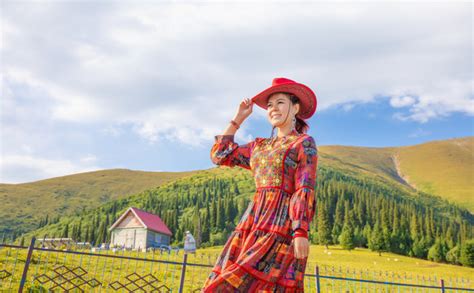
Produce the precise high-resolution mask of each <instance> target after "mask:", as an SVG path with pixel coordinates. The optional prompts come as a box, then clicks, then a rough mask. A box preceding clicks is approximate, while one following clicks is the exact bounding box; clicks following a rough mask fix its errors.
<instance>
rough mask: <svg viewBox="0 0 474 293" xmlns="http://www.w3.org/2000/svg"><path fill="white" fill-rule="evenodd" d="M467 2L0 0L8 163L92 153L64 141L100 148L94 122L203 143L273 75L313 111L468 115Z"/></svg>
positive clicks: (472, 107)
mask: <svg viewBox="0 0 474 293" xmlns="http://www.w3.org/2000/svg"><path fill="white" fill-rule="evenodd" d="M472 5H473V4H472V3H469V2H467V3H434V2H425V3H420V2H417V3H415V2H405V3H395V2H384V3H377V2H361V3H355V4H354V3H353V4H351V3H346V2H344V3H342V2H336V3H333V2H315V3H309V2H305V3H293V4H291V3H281V2H278V3H261V4H259V3H254V2H248V3H224V4H219V3H205V4H204V3H193V2H186V3H185V2H174V3H158V2H145V1H139V2H135V1H134V2H131V1H119V2H114V1H105V2H93V1H86V2H81V1H75V2H69V1H66V2H61V1H51V2H46V1H41V3H40V2H14V1H4V2H2V27H1V30H2V31H1V33H2V42H1V45H0V50H1V57H2V64H1V66H2V68H1V72H2V73H1V74H2V87H1V95H2V101H1V103H2V113H1V115H2V118H1V119H2V134H1V136H2V137H1V139H2V155H5V156H10V157H11V156H14V155H15V156H36V157H39V158H41V157H48V158H53V156H52V154H53V153H56V154H58V155H57V156H56V157H54V158H55V159H51V160H53V161H58V162H63V161H62V159H60V158H62V157H61V156H60V155H59V154H63V155H64V157H76V158H81V157H84V156H87V154H91V156H94V152H93V151H90V150H82V149H81V150H76V151H75V152H74V156H72V155H71V154H70V153H69V154H64V153H65V152H66V151H64V148H65V146H64V141H66V142H69V143H70V144H73V143H74V142H77V145H81V146H82V145H83V144H86V145H87V144H88V143H91V144H92V143H93V142H91V140H93V138H91V137H89V134H84V133H82V132H80V131H76V129H75V128H76V127H91V128H94V127H95V126H97V127H98V128H99V132H101V133H108V134H109V135H110V136H111V137H119V136H122V135H124V134H126V130H124V129H132V130H133V131H135V133H136V134H137V135H139V136H140V137H142V138H143V139H144V140H147V141H148V142H150V143H152V144H153V143H160V142H162V141H164V140H171V141H173V142H178V143H182V144H185V145H189V146H190V147H196V146H202V145H203V144H204V143H206V142H209V139H210V138H212V137H213V136H214V135H215V134H216V133H219V132H221V131H222V128H224V127H225V126H226V125H227V122H228V120H229V119H230V118H231V117H232V115H234V113H235V110H236V108H237V105H238V103H239V102H240V100H241V99H242V98H244V97H252V96H253V95H254V94H256V93H258V92H260V91H261V90H263V89H264V88H265V87H267V86H269V85H270V83H271V79H272V78H273V77H276V76H286V77H289V78H292V79H295V80H296V81H300V82H303V83H306V84H308V85H309V86H310V87H312V88H313V89H314V90H315V92H316V94H317V96H318V111H324V110H325V109H328V108H330V107H333V106H340V105H342V109H343V110H346V111H349V110H350V109H351V108H352V107H354V105H357V104H358V103H368V102H372V101H374V100H376V99H377V97H387V98H388V101H389V103H390V105H391V106H392V107H394V108H396V109H397V111H399V112H398V113H396V114H395V115H394V117H395V118H396V119H401V120H411V121H417V122H420V123H425V122H427V121H430V120H432V119H440V118H443V117H448V116H449V115H451V114H452V113H455V112H458V113H464V114H466V115H474V102H473V91H472V88H473V76H472V75H473V73H472V63H470V62H467V61H468V60H472V51H473V50H472ZM3 97H6V98H5V99H3ZM254 113H255V118H257V119H264V117H265V114H264V111H261V110H260V109H257V110H255V112H254ZM246 127H247V126H243V127H242V129H241V131H239V132H238V134H237V135H238V138H241V139H245V138H247V137H249V134H248V132H247V131H246ZM71 129H72V130H71ZM100 129H101V130H100ZM90 132H91V131H89V133H90ZM64 137H66V138H64ZM18 150H21V153H18ZM56 158H59V159H56ZM69 162H70V164H72V165H71V166H72V167H68V168H69V169H74V168H78V169H80V168H82V167H81V166H83V165H82V164H83V162H81V161H80V159H77V162H76V161H73V160H71V161H69ZM90 163H93V162H90ZM62 164H63V163H62ZM65 165H67V164H63V166H65ZM77 166H79V167H77ZM66 169H67V168H65V169H64V170H66ZM3 170H5V169H3Z"/></svg>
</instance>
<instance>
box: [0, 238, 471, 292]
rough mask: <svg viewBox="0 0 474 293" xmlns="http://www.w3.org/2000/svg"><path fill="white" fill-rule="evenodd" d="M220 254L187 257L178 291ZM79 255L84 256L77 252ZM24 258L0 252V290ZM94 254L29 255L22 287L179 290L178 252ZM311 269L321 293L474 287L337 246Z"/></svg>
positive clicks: (444, 268)
mask: <svg viewBox="0 0 474 293" xmlns="http://www.w3.org/2000/svg"><path fill="white" fill-rule="evenodd" d="M221 249H222V247H212V248H206V249H199V250H198V251H197V252H196V254H190V255H189V256H188V261H187V262H188V264H189V265H187V267H186V275H185V282H184V288H185V290H184V292H192V291H194V290H199V289H200V287H201V286H202V284H203V282H204V280H205V279H206V278H207V276H208V274H209V272H210V270H211V267H212V265H213V264H214V262H215V259H216V258H217V255H218V254H219V252H220V251H221ZM82 252H90V251H89V250H87V251H86V250H82ZM26 253H27V250H26V249H24V248H23V249H17V248H0V272H3V273H0V279H2V276H7V274H6V273H5V272H8V273H10V274H12V275H11V276H7V277H4V278H3V279H2V280H0V290H6V291H7V292H8V290H13V291H15V290H17V288H18V286H19V281H20V278H21V274H22V271H23V267H24V264H25V259H26ZM97 254H100V255H82V254H73V253H66V252H64V251H41V250H38V251H37V250H35V251H34V252H33V257H32V261H31V264H30V268H29V270H28V279H27V283H26V288H30V289H31V292H46V291H45V290H43V291H41V290H42V289H41V288H43V289H44V288H51V287H53V286H54V282H56V283H59V284H62V285H61V286H63V287H65V288H71V287H72V286H73V284H74V285H76V286H81V288H83V289H86V291H88V292H89V291H93V292H115V289H117V292H128V291H127V290H126V289H128V290H135V289H137V288H139V286H143V287H144V288H145V289H147V290H151V288H153V287H151V286H150V285H149V284H151V285H153V286H154V287H155V288H157V287H159V286H162V285H166V286H167V287H168V288H170V289H171V290H172V291H173V292H175V291H177V290H178V288H179V283H180V277H181V269H182V265H181V263H182V262H183V257H184V255H183V253H182V252H179V253H176V252H172V253H166V252H164V253H161V252H154V253H153V252H146V253H145V252H136V251H118V252H115V253H114V252H112V251H102V252H97ZM110 256H119V257H122V258H112V257H110ZM134 258H135V259H134ZM151 260H153V261H151ZM173 262H176V263H173ZM191 264H202V265H206V266H194V265H191ZM316 265H317V266H319V274H320V275H321V276H322V278H321V279H320V286H321V292H334V291H337V292H374V291H376V292H439V290H434V289H431V290H432V291H431V290H429V289H423V290H424V291H421V290H422V289H416V288H409V287H402V286H393V285H384V284H382V285H377V284H366V283H361V282H353V281H341V280H329V279H326V278H324V276H337V277H345V278H354V279H365V280H379V281H388V282H399V283H406V284H422V285H431V286H439V285H440V279H441V278H443V279H444V280H445V286H453V287H462V288H473V287H474V284H473V283H472V282H473V280H472V276H473V275H474V269H472V268H465V267H459V266H453V265H446V264H439V263H433V262H429V261H424V260H418V259H414V258H410V257H405V256H400V255H395V254H389V253H383V254H382V256H378V254H377V253H374V252H371V251H368V250H365V249H356V250H353V251H351V252H349V251H345V250H342V249H340V248H338V247H330V249H329V251H327V250H325V248H324V247H322V246H312V247H311V253H310V257H309V258H308V266H307V270H306V273H307V274H314V270H315V266H316ZM59 275H61V276H59ZM51 279H54V280H53V281H51ZM315 281H316V279H315V278H314V277H311V276H308V277H307V278H306V279H305V286H306V291H308V292H315V291H316V287H315V284H316V282H315ZM86 282H88V283H89V284H87V283H86ZM42 283H43V284H42ZM99 284H100V285H99ZM94 286H96V287H94ZM114 288H115V289H114ZM124 288H125V289H124ZM161 289H164V288H161ZM2 292H3V291H2ZM72 292H74V291H72ZM446 292H449V291H446Z"/></svg>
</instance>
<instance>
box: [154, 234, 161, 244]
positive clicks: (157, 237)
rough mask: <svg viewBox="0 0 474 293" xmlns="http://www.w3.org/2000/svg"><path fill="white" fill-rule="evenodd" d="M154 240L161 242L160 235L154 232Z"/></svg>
mask: <svg viewBox="0 0 474 293" xmlns="http://www.w3.org/2000/svg"><path fill="white" fill-rule="evenodd" d="M155 242H156V243H161V235H160V234H155Z"/></svg>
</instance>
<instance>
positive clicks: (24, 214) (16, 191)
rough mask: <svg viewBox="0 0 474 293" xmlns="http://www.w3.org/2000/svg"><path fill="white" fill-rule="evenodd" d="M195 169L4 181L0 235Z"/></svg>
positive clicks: (114, 171)
mask: <svg viewBox="0 0 474 293" xmlns="http://www.w3.org/2000/svg"><path fill="white" fill-rule="evenodd" d="M194 173H195V172H194V171H193V172H144V171H132V170H127V169H112V170H104V171H95V172H87V173H80V174H74V175H68V176H62V177H56V178H51V179H46V180H41V181H36V182H31V183H23V184H0V202H1V203H2V204H1V205H0V235H1V234H4V233H6V234H9V233H11V232H12V231H16V232H18V233H21V232H26V231H30V230H32V229H36V228H37V227H38V225H39V223H40V222H41V221H45V218H46V217H47V216H48V221H55V218H57V217H62V216H67V215H71V214H78V213H81V212H82V211H83V210H84V209H93V208H96V207H98V206H100V205H102V204H104V203H106V202H109V201H111V200H115V199H119V198H125V197H129V196H131V195H133V194H137V193H139V192H141V191H143V190H146V189H149V188H153V187H156V186H160V185H162V184H164V183H167V182H171V181H174V180H176V179H179V178H182V177H185V176H189V175H192V174H194Z"/></svg>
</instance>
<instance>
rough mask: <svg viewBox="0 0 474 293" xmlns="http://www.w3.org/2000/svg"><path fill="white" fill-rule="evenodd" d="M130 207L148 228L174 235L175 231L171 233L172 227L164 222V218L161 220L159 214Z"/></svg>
mask: <svg viewBox="0 0 474 293" xmlns="http://www.w3.org/2000/svg"><path fill="white" fill-rule="evenodd" d="M130 209H131V210H132V211H133V212H134V213H135V215H136V216H137V217H138V218H139V219H140V220H141V221H142V222H143V224H144V225H145V227H146V228H147V229H149V230H152V231H155V232H159V233H163V234H167V235H170V236H171V235H173V233H171V231H170V229H169V228H168V227H167V226H166V224H165V223H164V222H163V220H161V218H160V217H159V216H157V215H154V214H150V213H148V212H145V211H142V210H140V209H137V208H130Z"/></svg>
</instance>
